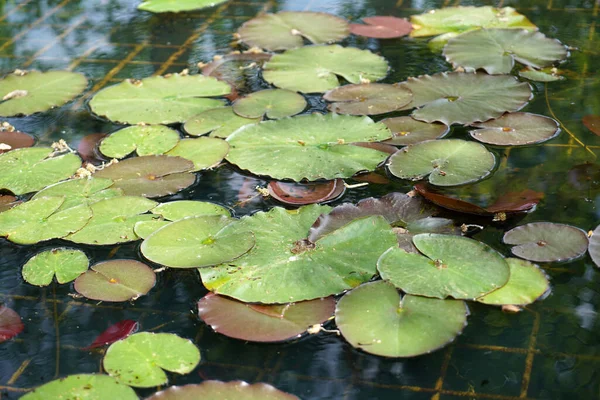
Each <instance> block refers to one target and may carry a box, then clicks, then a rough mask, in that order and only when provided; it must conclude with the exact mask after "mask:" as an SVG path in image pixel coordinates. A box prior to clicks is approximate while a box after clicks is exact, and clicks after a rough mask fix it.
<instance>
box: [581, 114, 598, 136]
mask: <svg viewBox="0 0 600 400" xmlns="http://www.w3.org/2000/svg"><path fill="white" fill-rule="evenodd" d="M582 122H583V125H585V127H586V128H588V129H589V130H590V131H592V133H593V134H595V135H598V136H600V115H586V116H585V117H583V119H582Z"/></svg>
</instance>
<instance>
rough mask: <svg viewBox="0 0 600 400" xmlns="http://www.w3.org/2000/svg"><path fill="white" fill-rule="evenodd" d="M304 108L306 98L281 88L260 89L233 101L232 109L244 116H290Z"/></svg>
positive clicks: (278, 117)
mask: <svg viewBox="0 0 600 400" xmlns="http://www.w3.org/2000/svg"><path fill="white" fill-rule="evenodd" d="M305 108H306V100H304V97H303V96H302V95H299V94H298V93H296V92H292V91H290V90H283V89H267V90H260V91H258V92H254V93H251V94H249V95H248V96H246V97H243V98H241V99H238V100H236V102H235V103H233V111H234V112H235V113H236V114H237V115H240V116H242V117H244V118H262V117H263V116H265V115H266V116H267V117H268V118H270V119H280V118H284V117H291V116H292V115H296V114H298V113H301V112H302V111H303V110H304V109H305Z"/></svg>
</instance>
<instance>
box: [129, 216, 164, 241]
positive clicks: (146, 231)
mask: <svg viewBox="0 0 600 400" xmlns="http://www.w3.org/2000/svg"><path fill="white" fill-rule="evenodd" d="M171 222H173V221H167V220H165V219H152V220H149V221H139V222H136V224H135V225H134V227H133V231H134V232H135V234H136V235H137V236H139V237H140V238H142V239H146V238H147V237H148V236H150V235H152V234H153V233H154V232H156V231H157V230H159V229H160V228H162V227H165V226H167V225H169V224H170V223H171Z"/></svg>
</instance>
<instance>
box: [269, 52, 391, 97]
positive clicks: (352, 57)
mask: <svg viewBox="0 0 600 400" xmlns="http://www.w3.org/2000/svg"><path fill="white" fill-rule="evenodd" d="M387 71H388V64H387V61H385V59H384V58H383V57H381V56H378V55H375V54H373V53H371V52H370V51H368V50H359V49H357V48H346V47H341V46H338V45H332V46H307V47H300V48H297V49H292V50H287V51H285V52H284V53H282V54H275V55H274V56H273V57H271V60H269V61H268V62H267V63H266V64H265V65H264V68H263V78H264V79H265V80H266V81H267V82H269V83H272V84H273V85H275V86H277V87H279V88H282V89H288V90H293V91H295V92H302V93H322V92H326V91H328V90H330V89H333V88H335V87H337V86H339V85H340V82H339V80H338V76H340V77H342V78H344V79H345V80H347V81H348V82H350V83H361V82H364V81H378V80H380V79H383V78H385V76H386V75H387Z"/></svg>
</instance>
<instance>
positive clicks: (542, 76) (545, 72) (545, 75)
mask: <svg viewBox="0 0 600 400" xmlns="http://www.w3.org/2000/svg"><path fill="white" fill-rule="evenodd" d="M558 72H559V71H558V70H557V69H556V68H551V67H548V68H543V69H542V70H540V71H538V70H537V69H533V68H530V67H527V68H523V69H522V70H520V71H519V76H520V77H521V78H525V79H529V80H530V81H535V82H555V81H560V80H562V79H565V78H564V77H562V76H560V75H559V74H558Z"/></svg>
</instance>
